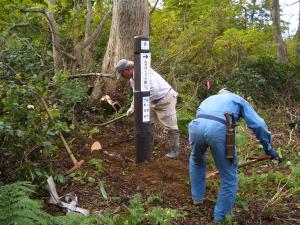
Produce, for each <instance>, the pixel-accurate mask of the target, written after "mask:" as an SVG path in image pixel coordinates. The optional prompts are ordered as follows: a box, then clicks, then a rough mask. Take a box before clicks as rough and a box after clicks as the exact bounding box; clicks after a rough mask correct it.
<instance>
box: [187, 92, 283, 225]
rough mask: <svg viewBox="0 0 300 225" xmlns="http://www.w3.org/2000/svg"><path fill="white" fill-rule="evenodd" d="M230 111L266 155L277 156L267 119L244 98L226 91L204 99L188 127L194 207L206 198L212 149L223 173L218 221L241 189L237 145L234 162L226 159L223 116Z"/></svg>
mask: <svg viewBox="0 0 300 225" xmlns="http://www.w3.org/2000/svg"><path fill="white" fill-rule="evenodd" d="M225 112H228V113H229V114H231V115H232V117H233V119H234V120H235V121H238V120H239V119H240V118H241V117H242V118H244V120H245V121H246V123H247V126H248V127H249V128H250V129H251V130H252V131H253V132H254V133H255V135H256V138H257V139H258V140H259V141H260V143H261V144H262V146H263V148H264V151H265V153H266V154H268V155H270V156H271V158H272V159H274V158H277V157H278V154H277V152H276V151H275V150H273V148H272V146H271V144H270V142H271V135H270V132H269V131H268V128H267V126H266V124H265V122H264V120H263V119H262V118H261V117H259V115H258V114H257V113H256V112H255V110H254V109H253V108H252V106H251V105H250V104H249V103H248V102H247V101H246V100H245V99H243V98H242V97H240V96H238V95H236V94H233V93H231V92H230V91H228V90H226V89H222V90H221V91H219V93H218V94H217V95H213V96H210V97H208V98H207V99H205V100H204V101H203V102H202V103H201V104H200V106H199V108H198V109H197V112H196V117H197V118H196V119H194V120H193V121H192V122H191V123H190V124H189V144H190V149H191V154H190V179H191V191H192V198H193V201H194V204H201V203H202V202H203V199H204V195H205V189H206V185H205V179H206V159H205V155H204V153H205V151H206V149H207V148H208V147H209V148H210V150H211V153H212V156H213V159H214V162H215V164H216V167H217V169H218V171H219V174H220V179H221V185H220V190H219V193H218V197H217V201H216V205H215V208H214V220H215V222H220V221H222V220H223V219H224V218H225V216H226V215H227V214H231V210H232V208H233V205H234V203H235V198H236V194H237V189H238V177H237V159H236V152H235V146H234V148H233V159H232V160H229V159H227V158H226V151H225V147H226V121H225V117H224V113H225Z"/></svg>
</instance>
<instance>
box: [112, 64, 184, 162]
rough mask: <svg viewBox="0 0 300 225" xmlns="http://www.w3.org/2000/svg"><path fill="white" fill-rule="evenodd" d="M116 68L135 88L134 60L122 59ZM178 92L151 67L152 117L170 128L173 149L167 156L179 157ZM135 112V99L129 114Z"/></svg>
mask: <svg viewBox="0 0 300 225" xmlns="http://www.w3.org/2000/svg"><path fill="white" fill-rule="evenodd" d="M115 68H116V70H117V71H118V73H119V74H120V75H121V76H122V77H123V78H125V79H128V80H130V84H131V87H132V89H133V90H134V64H133V62H132V61H129V60H126V59H121V60H120V61H119V62H118V63H117V65H116V67H115ZM176 103H177V93H176V92H175V91H174V90H173V88H172V87H171V86H170V84H168V83H167V82H166V81H165V80H164V79H163V78H162V77H161V76H160V75H159V74H158V73H157V72H155V71H154V70H153V69H152V68H151V76H150V119H151V123H152V124H153V123H154V121H155V122H156V121H158V122H160V124H162V125H163V126H164V128H166V129H167V130H168V133H169V137H170V145H171V151H170V152H169V153H167V154H166V157H169V158H176V157H178V154H179V152H178V148H179V130H178V126H177V116H176V108H175V107H176ZM133 113H134V101H132V103H131V106H130V108H129V109H128V110H127V116H129V115H132V114H133Z"/></svg>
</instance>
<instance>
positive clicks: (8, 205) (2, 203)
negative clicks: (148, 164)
mask: <svg viewBox="0 0 300 225" xmlns="http://www.w3.org/2000/svg"><path fill="white" fill-rule="evenodd" d="M34 193H35V186H34V185H32V184H31V183H29V182H16V183H12V184H8V185H5V186H2V187H1V188H0V225H11V224H14V225H18V224H20V225H23V224H26V225H38V224H41V225H91V224H99V222H100V223H101V224H106V225H124V224H128V225H129V224H130V225H138V224H144V223H145V222H147V224H150V225H157V224H160V225H167V224H169V223H170V222H171V221H173V220H175V219H177V218H179V217H183V216H185V215H186V214H185V213H184V212H183V211H181V210H176V209H170V208H162V207H147V210H146V209H145V205H146V204H147V206H150V205H148V203H150V202H152V201H153V199H148V200H147V201H146V203H143V202H142V199H141V196H140V195H139V194H137V195H135V196H133V197H132V198H131V199H130V200H129V205H128V206H126V205H125V206H123V209H124V210H122V211H121V212H119V213H116V212H113V211H107V212H105V213H103V214H99V215H90V216H81V215H80V214H76V213H69V214H67V215H66V216H52V215H50V214H48V213H46V212H44V211H42V207H43V204H42V202H41V201H38V200H34V199H31V198H30V197H31V196H32V195H33V194H34ZM152 198H153V196H152Z"/></svg>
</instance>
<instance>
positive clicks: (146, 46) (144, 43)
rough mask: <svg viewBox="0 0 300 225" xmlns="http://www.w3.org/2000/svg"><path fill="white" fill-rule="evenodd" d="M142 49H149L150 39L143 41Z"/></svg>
mask: <svg viewBox="0 0 300 225" xmlns="http://www.w3.org/2000/svg"><path fill="white" fill-rule="evenodd" d="M141 50H149V41H141Z"/></svg>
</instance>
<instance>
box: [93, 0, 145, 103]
mask: <svg viewBox="0 0 300 225" xmlns="http://www.w3.org/2000/svg"><path fill="white" fill-rule="evenodd" d="M138 35H143V36H149V12H148V1H147V0H114V1H113V12H112V24H111V30H110V36H109V41H108V45H107V49H106V53H105V56H104V59H103V62H102V73H115V68H114V66H115V64H116V63H117V61H118V60H119V59H122V58H125V59H129V60H133V57H134V54H133V44H134V39H133V38H134V36H138ZM128 83H129V82H128V81H126V80H122V79H121V80H117V81H116V80H113V81H108V82H106V84H105V90H104V91H105V92H106V94H109V95H110V96H111V97H113V98H114V97H115V98H119V97H122V96H123V93H124V91H125V90H126V89H127V90H128ZM92 94H93V96H94V97H96V98H98V97H99V96H100V95H101V94H102V90H101V87H100V80H99V79H97V80H96V82H95V87H94V90H93V93H92Z"/></svg>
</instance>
